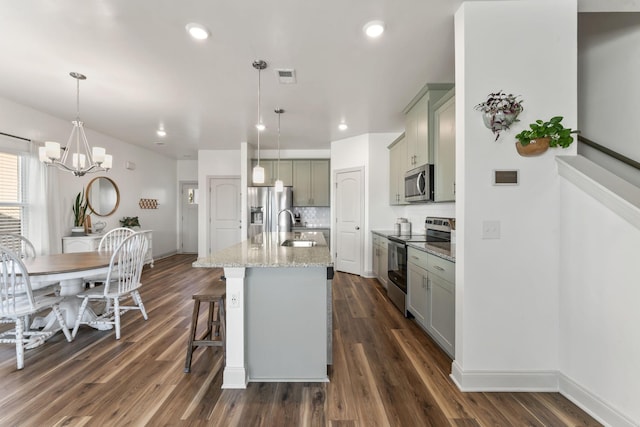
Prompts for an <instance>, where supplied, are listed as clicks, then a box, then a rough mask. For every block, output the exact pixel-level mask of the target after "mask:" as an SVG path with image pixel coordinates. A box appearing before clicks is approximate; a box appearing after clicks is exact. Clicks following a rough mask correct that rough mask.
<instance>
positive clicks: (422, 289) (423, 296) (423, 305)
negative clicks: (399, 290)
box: [407, 262, 428, 328]
mask: <svg viewBox="0 0 640 427" xmlns="http://www.w3.org/2000/svg"><path fill="white" fill-rule="evenodd" d="M407 282H408V283H407V297H408V298H407V299H408V301H409V311H410V312H411V314H413V316H414V317H415V318H416V320H417V321H418V323H420V324H421V325H422V326H424V327H425V328H426V327H427V308H428V306H427V271H426V270H424V269H422V268H420V267H419V266H418V265H416V264H414V263H412V262H407Z"/></svg>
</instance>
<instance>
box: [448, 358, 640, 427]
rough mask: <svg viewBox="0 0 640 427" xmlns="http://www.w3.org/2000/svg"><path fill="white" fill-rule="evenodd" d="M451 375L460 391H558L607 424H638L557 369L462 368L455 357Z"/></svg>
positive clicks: (634, 425) (621, 426)
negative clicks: (492, 369) (480, 369)
mask: <svg viewBox="0 0 640 427" xmlns="http://www.w3.org/2000/svg"><path fill="white" fill-rule="evenodd" d="M451 379H452V380H453V382H454V383H455V384H456V386H457V387H458V388H459V389H460V390H461V391H463V392H503V391H508V392H518V391H529V392H559V393H560V394H562V395H563V396H564V397H566V398H567V399H569V400H571V401H572V402H573V403H575V404H576V405H577V406H578V407H579V408H580V409H582V410H583V411H585V412H586V413H588V414H589V415H591V416H592V417H593V418H595V419H596V420H597V421H599V422H601V423H602V424H604V425H606V426H616V427H618V426H620V427H638V426H639V425H640V423H639V422H638V421H633V420H631V419H630V418H628V417H627V416H625V415H624V414H622V413H621V412H620V411H619V410H617V409H616V408H614V407H613V406H612V405H611V404H609V403H607V402H605V401H604V400H602V399H601V398H600V397H598V396H596V395H595V394H594V393H593V392H591V391H589V390H587V389H585V388H584V387H582V386H581V385H579V384H578V383H576V382H574V381H573V380H571V379H570V378H569V377H567V376H566V375H564V374H562V373H561V372H558V371H464V370H462V369H461V368H460V365H459V364H458V363H457V362H456V361H454V362H453V363H452V365H451Z"/></svg>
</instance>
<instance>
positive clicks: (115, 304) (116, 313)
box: [113, 297, 120, 340]
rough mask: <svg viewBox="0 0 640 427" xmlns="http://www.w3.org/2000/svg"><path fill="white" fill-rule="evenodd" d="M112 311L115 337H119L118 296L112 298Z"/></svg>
mask: <svg viewBox="0 0 640 427" xmlns="http://www.w3.org/2000/svg"><path fill="white" fill-rule="evenodd" d="M113 311H114V314H115V321H116V322H115V328H116V339H117V340H119V339H120V298H118V297H115V298H114V299H113Z"/></svg>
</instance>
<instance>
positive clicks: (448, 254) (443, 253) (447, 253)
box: [371, 230, 456, 262]
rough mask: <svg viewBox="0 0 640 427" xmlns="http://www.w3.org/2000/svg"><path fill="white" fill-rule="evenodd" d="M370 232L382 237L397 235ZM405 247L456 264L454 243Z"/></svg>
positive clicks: (414, 243) (395, 234)
mask: <svg viewBox="0 0 640 427" xmlns="http://www.w3.org/2000/svg"><path fill="white" fill-rule="evenodd" d="M371 232H372V233H374V234H377V235H378V236H382V237H389V236H397V235H398V234H397V233H396V232H395V231H389V230H371ZM407 246H411V247H412V248H416V249H419V250H421V251H424V252H427V253H430V254H432V255H435V256H439V257H440V258H444V259H446V260H449V261H452V262H456V245H455V243H454V244H451V243H441V242H427V243H424V242H422V243H419V242H407Z"/></svg>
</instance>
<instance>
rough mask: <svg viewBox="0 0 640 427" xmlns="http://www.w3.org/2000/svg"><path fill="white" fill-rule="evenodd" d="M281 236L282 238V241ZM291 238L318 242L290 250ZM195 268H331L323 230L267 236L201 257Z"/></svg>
mask: <svg viewBox="0 0 640 427" xmlns="http://www.w3.org/2000/svg"><path fill="white" fill-rule="evenodd" d="M278 237H279V239H278ZM287 239H297V240H315V241H316V242H317V243H316V246H312V247H307V248H305V247H302V248H301V247H286V246H280V243H281V242H283V241H285V240H287ZM193 266H194V267H276V268H283V267H330V266H333V261H332V260H331V254H330V253H329V248H328V246H327V243H326V242H325V240H324V237H323V235H322V232H319V231H304V232H300V231H294V232H291V233H280V235H279V236H278V233H263V234H258V235H257V236H255V237H253V238H251V239H247V240H245V241H243V242H241V243H238V244H236V245H233V246H230V247H228V248H226V249H222V250H221V251H218V252H216V253H214V254H212V255H211V256H208V257H203V258H198V259H197V260H196V261H195V262H194V263H193Z"/></svg>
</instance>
